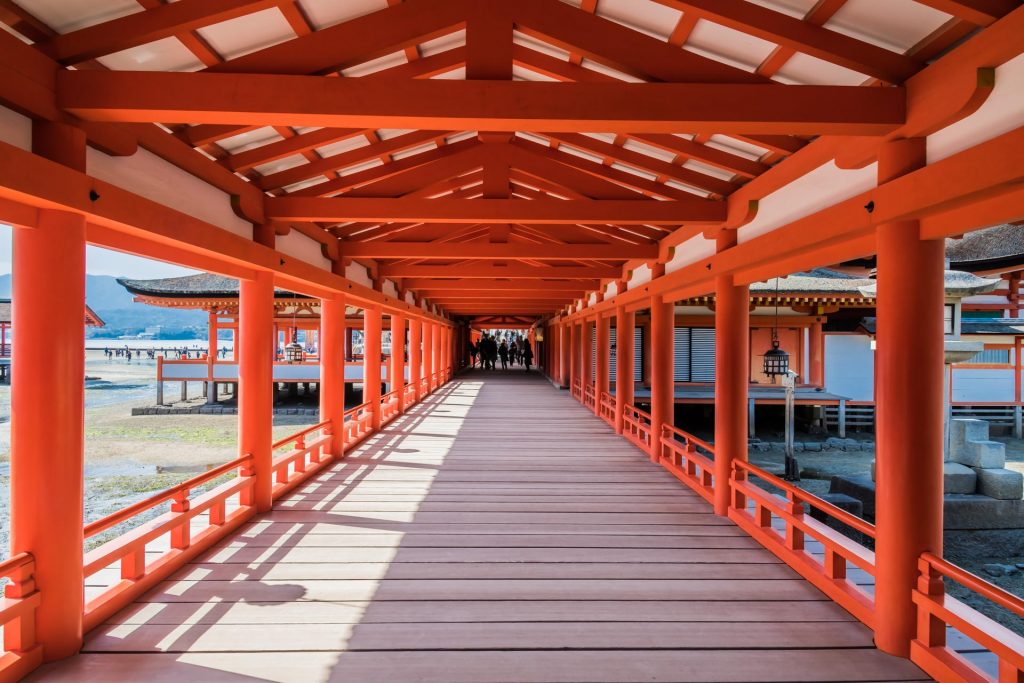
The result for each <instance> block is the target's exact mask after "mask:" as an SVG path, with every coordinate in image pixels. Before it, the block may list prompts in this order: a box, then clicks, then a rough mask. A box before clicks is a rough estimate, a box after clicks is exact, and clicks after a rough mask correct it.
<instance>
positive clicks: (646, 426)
mask: <svg viewBox="0 0 1024 683" xmlns="http://www.w3.org/2000/svg"><path fill="white" fill-rule="evenodd" d="M622 435H623V436H625V437H626V438H627V439H629V440H630V441H632V442H633V443H635V444H636V445H637V446H639V447H640V448H642V449H643V450H645V451H647V452H648V453H650V452H651V416H650V414H649V413H645V412H644V411H642V410H640V409H639V408H637V407H636V406H632V405H629V404H628V403H627V404H626V406H625V409H624V410H623V412H622Z"/></svg>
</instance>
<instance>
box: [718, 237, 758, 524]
mask: <svg viewBox="0 0 1024 683" xmlns="http://www.w3.org/2000/svg"><path fill="white" fill-rule="evenodd" d="M735 244H736V231H735V230H723V231H722V233H721V234H720V235H719V237H718V251H724V250H726V249H729V248H731V247H733V246H735ZM749 382H750V297H749V292H748V287H747V286H746V285H736V284H734V283H733V279H732V276H731V275H719V276H718V277H716V278H715V499H714V500H715V514H716V515H721V516H723V517H724V516H726V515H727V514H728V513H729V501H730V498H731V496H730V492H729V474H730V473H731V471H732V463H733V461H734V460H746V459H747V421H748V417H749V415H748V413H747V411H748V406H747V389H748V385H749Z"/></svg>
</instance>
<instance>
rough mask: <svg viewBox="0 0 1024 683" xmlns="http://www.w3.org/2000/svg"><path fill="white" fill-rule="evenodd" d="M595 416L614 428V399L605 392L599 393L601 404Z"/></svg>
mask: <svg viewBox="0 0 1024 683" xmlns="http://www.w3.org/2000/svg"><path fill="white" fill-rule="evenodd" d="M597 414H598V415H599V416H600V418H601V419H602V420H604V421H605V422H607V423H608V424H610V425H612V426H615V397H614V396H613V395H611V394H609V393H608V392H607V391H602V392H601V403H600V405H599V406H598V411H597Z"/></svg>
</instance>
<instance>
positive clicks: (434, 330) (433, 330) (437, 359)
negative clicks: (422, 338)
mask: <svg viewBox="0 0 1024 683" xmlns="http://www.w3.org/2000/svg"><path fill="white" fill-rule="evenodd" d="M430 334H431V340H430V345H431V346H430V347H431V353H432V354H433V360H432V361H431V367H433V368H434V370H433V372H435V373H436V372H440V371H442V370H443V369H444V368H443V367H441V347H442V346H444V344H443V343H442V342H441V325H440V323H434V324H433V325H431V327H430ZM434 382H435V383H434V388H435V389H436V388H438V387H439V386H441V384H442V383H443V382H442V381H441V379H436V380H435V381H434Z"/></svg>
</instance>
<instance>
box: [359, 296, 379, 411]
mask: <svg viewBox="0 0 1024 683" xmlns="http://www.w3.org/2000/svg"><path fill="white" fill-rule="evenodd" d="M380 318H381V313H380V309H379V308H364V309H363V403H369V404H370V414H371V417H370V429H372V430H373V431H377V430H378V429H380V364H381V360H380V350H381V349H380V326H381V321H380Z"/></svg>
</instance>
